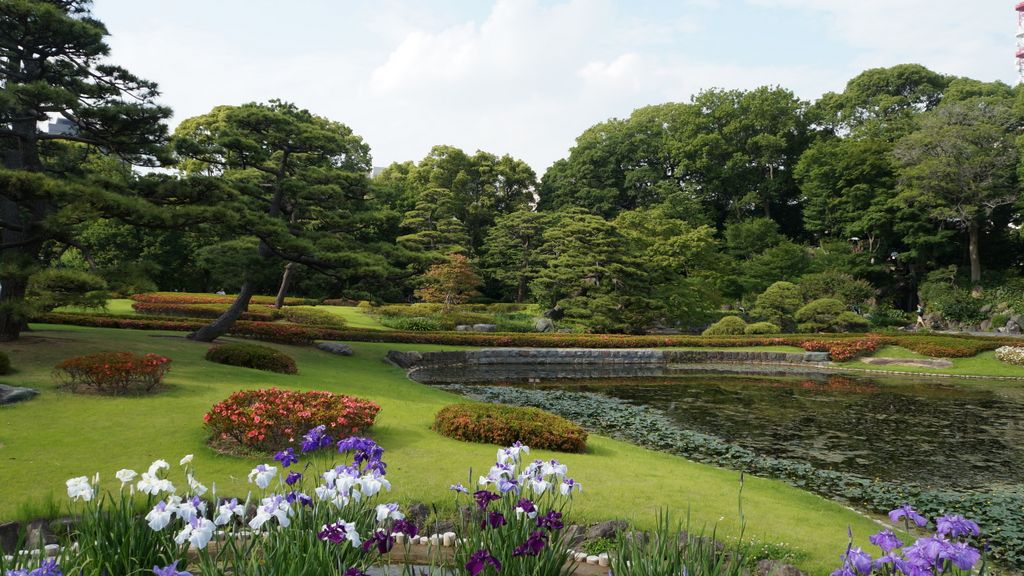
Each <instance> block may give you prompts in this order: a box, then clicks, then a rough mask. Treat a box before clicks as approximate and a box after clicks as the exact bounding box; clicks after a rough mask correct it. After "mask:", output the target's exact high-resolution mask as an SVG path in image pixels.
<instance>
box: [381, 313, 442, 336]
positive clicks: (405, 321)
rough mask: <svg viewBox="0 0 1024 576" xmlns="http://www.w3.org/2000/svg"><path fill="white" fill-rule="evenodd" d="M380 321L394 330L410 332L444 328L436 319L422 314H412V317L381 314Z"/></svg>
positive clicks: (432, 330) (435, 330)
mask: <svg viewBox="0 0 1024 576" xmlns="http://www.w3.org/2000/svg"><path fill="white" fill-rule="evenodd" d="M380 323H381V324H383V325H384V326H387V327H388V328H394V329H395V330H407V331H410V332H437V331H439V330H443V329H444V327H443V326H442V325H441V323H440V322H439V321H437V320H436V319H434V318H427V317H423V316H414V317H412V318H406V317H404V316H382V317H381V318H380Z"/></svg>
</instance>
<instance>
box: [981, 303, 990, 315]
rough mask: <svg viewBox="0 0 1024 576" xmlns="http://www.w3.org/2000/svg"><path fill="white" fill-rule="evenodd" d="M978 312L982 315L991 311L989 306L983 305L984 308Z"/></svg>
mask: <svg viewBox="0 0 1024 576" xmlns="http://www.w3.org/2000/svg"><path fill="white" fill-rule="evenodd" d="M980 311H981V313H982V314H988V313H989V312H991V311H992V305H991V304H985V305H984V306H982V307H981V309H980Z"/></svg>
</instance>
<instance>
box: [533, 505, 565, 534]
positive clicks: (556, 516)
mask: <svg viewBox="0 0 1024 576" xmlns="http://www.w3.org/2000/svg"><path fill="white" fill-rule="evenodd" d="M537 526H539V527H541V528H547V529H548V530H561V529H562V526H563V524H562V513H561V512H556V511H554V510H552V511H550V512H548V513H547V514H545V515H543V516H538V517H537Z"/></svg>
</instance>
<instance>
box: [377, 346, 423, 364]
mask: <svg viewBox="0 0 1024 576" xmlns="http://www.w3.org/2000/svg"><path fill="white" fill-rule="evenodd" d="M385 358H386V359H387V361H388V362H391V363H392V364H394V365H395V366H398V367H399V368H404V369H409V368H412V367H413V366H416V365H417V364H419V363H420V362H421V361H422V360H423V355H422V354H420V353H419V352H414V351H409V352H403V351H401V350H388V355H387V356H386V357H385Z"/></svg>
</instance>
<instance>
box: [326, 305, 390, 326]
mask: <svg viewBox="0 0 1024 576" xmlns="http://www.w3.org/2000/svg"><path fill="white" fill-rule="evenodd" d="M315 309H316V310H325V311H327V312H330V313H331V314H334V315H335V316H341V317H342V318H344V319H345V325H346V326H348V327H349V328H363V329H367V330H390V328H388V327H387V326H384V325H383V324H381V323H380V322H378V321H377V319H376V318H374V317H373V316H370V315H369V314H367V313H365V312H363V311H362V310H360V309H359V308H356V307H355V306H325V305H322V304H321V305H319V306H316V307H315Z"/></svg>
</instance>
